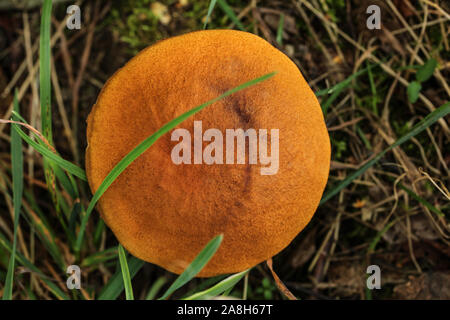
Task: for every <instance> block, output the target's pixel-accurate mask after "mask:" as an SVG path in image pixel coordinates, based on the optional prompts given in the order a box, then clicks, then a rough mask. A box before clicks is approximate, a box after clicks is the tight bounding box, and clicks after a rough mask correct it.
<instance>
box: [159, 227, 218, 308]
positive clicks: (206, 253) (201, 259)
mask: <svg viewBox="0 0 450 320" xmlns="http://www.w3.org/2000/svg"><path fill="white" fill-rule="evenodd" d="M222 239H223V235H218V236H216V237H214V238H213V239H212V240H211V241H210V242H208V244H207V245H206V246H205V247H204V248H203V250H202V251H200V253H199V254H198V255H197V256H196V257H195V259H194V260H193V261H192V262H191V264H190V265H189V266H188V267H187V268H186V270H184V272H183V273H182V274H180V276H179V277H178V278H177V279H176V280H175V281H174V282H173V283H172V285H171V286H170V287H169V289H167V291H166V292H165V293H164V294H163V295H162V297H161V298H159V300H163V299H166V298H167V297H168V296H170V295H171V294H172V293H173V292H174V291H175V290H177V289H179V288H181V287H182V286H184V285H185V284H186V283H187V282H189V281H190V280H192V278H194V277H195V276H196V275H197V274H198V273H199V272H200V271H201V270H202V269H203V267H204V266H205V265H206V264H207V263H208V261H209V260H211V258H212V257H213V255H214V254H215V253H216V251H217V249H219V246H220V244H221V242H222Z"/></svg>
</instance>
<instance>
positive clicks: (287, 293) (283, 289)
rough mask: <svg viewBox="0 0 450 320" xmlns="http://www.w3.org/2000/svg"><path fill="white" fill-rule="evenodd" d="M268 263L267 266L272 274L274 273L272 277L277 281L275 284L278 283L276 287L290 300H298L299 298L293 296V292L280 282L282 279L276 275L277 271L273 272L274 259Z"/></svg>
mask: <svg viewBox="0 0 450 320" xmlns="http://www.w3.org/2000/svg"><path fill="white" fill-rule="evenodd" d="M266 263H267V266H268V267H269V269H270V272H272V276H273V278H274V279H275V283H276V285H277V287H278V290H280V291H281V292H282V293H283V294H284V295H285V296H286V297H287V298H288V299H289V300H297V298H296V297H295V296H294V295H293V294H292V292H291V291H290V290H289V289H288V288H287V287H286V286H285V285H284V283H283V282H282V281H281V280H280V278H279V277H278V275H277V274H276V273H275V271H273V266H272V259H269V260H267V261H266Z"/></svg>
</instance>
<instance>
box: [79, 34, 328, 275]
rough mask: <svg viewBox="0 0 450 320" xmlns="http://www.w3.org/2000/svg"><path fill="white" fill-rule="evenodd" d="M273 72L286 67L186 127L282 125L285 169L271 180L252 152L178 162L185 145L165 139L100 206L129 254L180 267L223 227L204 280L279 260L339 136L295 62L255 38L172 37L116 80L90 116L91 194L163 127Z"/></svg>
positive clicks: (316, 195)
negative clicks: (222, 160)
mask: <svg viewBox="0 0 450 320" xmlns="http://www.w3.org/2000/svg"><path fill="white" fill-rule="evenodd" d="M272 71H277V72H278V73H277V74H276V75H275V76H274V77H272V78H270V79H268V80H266V81H263V82H260V83H258V84H256V85H254V86H251V87H249V88H247V89H245V90H242V91H239V92H237V93H234V94H232V95H231V96H228V97H227V98H224V99H222V100H220V101H218V102H216V103H214V104H213V105H211V106H209V107H208V108H205V109H203V110H202V111H200V112H199V113H197V114H195V115H194V116H193V117H191V118H189V119H188V120H186V121H184V122H183V123H182V124H180V125H179V126H178V127H177V128H185V129H187V130H188V131H189V132H190V133H191V136H192V137H193V136H194V133H193V125H194V121H202V127H203V131H205V130H207V129H209V128H216V129H219V130H220V131H221V132H223V133H224V135H225V132H226V129H235V128H242V129H244V130H247V129H249V128H254V129H256V130H257V131H258V129H267V130H268V132H270V129H279V169H278V172H277V173H276V174H272V175H261V173H260V169H261V168H262V167H264V165H263V164H260V163H257V164H249V161H248V152H247V157H246V162H245V164H232V165H231V164H212V165H208V164H204V163H203V164H178V165H177V164H175V163H174V162H173V161H172V158H171V152H172V149H173V147H174V146H175V145H176V144H177V142H175V141H172V140H171V135H170V134H166V135H164V136H162V137H161V138H160V139H159V140H158V141H157V142H156V143H155V144H154V145H153V146H151V147H150V148H149V149H148V150H147V151H146V152H144V153H143V154H142V155H141V156H140V157H139V158H137V159H136V160H135V161H134V162H133V163H132V164H131V165H130V166H129V167H128V168H127V169H126V170H125V171H124V172H123V173H122V174H121V175H120V176H119V177H118V178H117V179H116V180H115V181H114V183H113V184H112V185H111V186H110V188H109V189H108V190H107V191H106V192H105V193H104V195H103V196H102V197H101V198H100V200H99V202H98V204H99V211H100V212H101V216H102V218H103V219H104V220H105V222H106V224H107V225H108V226H109V227H110V228H111V229H112V231H113V232H114V234H115V235H116V237H117V238H118V240H119V241H120V243H121V244H122V245H123V246H124V247H125V248H126V249H127V250H128V251H129V252H130V253H131V254H133V255H134V256H136V257H138V258H140V259H142V260H145V261H148V262H151V263H154V264H157V265H159V266H161V267H163V268H165V269H167V270H169V271H172V272H174V273H181V272H182V271H183V270H184V269H185V268H186V267H187V266H188V265H189V263H190V262H191V261H192V260H193V259H194V258H195V256H196V255H197V254H198V253H199V251H200V250H201V249H202V248H203V246H204V245H205V244H206V243H207V242H208V241H209V240H211V239H212V238H213V237H214V236H216V235H218V234H223V235H224V238H223V242H222V244H221V246H220V248H219V250H218V251H217V253H216V254H215V255H214V257H213V258H212V259H211V260H210V261H209V263H208V264H207V265H206V267H205V268H204V269H203V270H202V271H201V273H200V274H199V276H201V277H208V276H214V275H219V274H225V273H233V272H239V271H243V270H245V269H247V268H249V267H252V266H254V265H256V264H258V263H260V262H262V261H264V260H266V259H268V258H271V257H272V256H274V255H275V254H277V253H278V252H280V251H281V250H282V249H283V248H285V247H286V246H287V245H288V244H289V243H290V242H291V241H292V240H293V239H294V237H295V236H296V235H297V234H298V233H299V232H300V231H301V230H302V229H303V228H304V227H305V226H306V225H307V223H308V222H309V221H310V219H311V217H312V216H313V214H314V212H315V210H316V209H317V206H318V204H319V201H320V199H321V196H322V193H323V190H324V188H325V185H326V182H327V178H328V172H329V165H330V140H329V136H328V132H327V129H326V126H325V122H324V118H323V115H322V112H321V109H320V105H319V103H318V101H317V99H316V97H315V95H314V93H313V92H312V90H311V88H310V87H309V86H308V84H307V83H306V81H305V80H304V78H303V76H302V75H301V73H300V71H299V70H298V68H297V67H296V65H295V64H294V63H293V62H292V61H291V60H290V59H289V58H288V57H287V56H286V55H284V54H283V53H282V52H280V51H279V50H278V49H276V48H274V47H273V46H272V45H270V44H269V43H268V42H266V41H265V40H263V39H261V38H260V37H258V36H255V35H253V34H250V33H246V32H241V31H232V30H208V31H198V32H193V33H189V34H185V35H182V36H177V37H173V38H170V39H167V40H164V41H161V42H158V43H156V44H154V45H152V46H150V47H148V48H146V49H145V50H143V51H142V52H140V53H139V54H138V55H137V56H136V57H134V58H133V59H131V60H130V61H129V62H128V63H127V64H126V65H125V66H124V67H123V68H122V69H120V70H118V71H117V72H116V73H115V74H114V75H113V76H112V77H111V78H110V79H109V80H108V82H107V84H106V85H105V86H104V88H103V89H102V91H101V93H100V95H99V97H98V100H97V102H96V104H95V105H94V107H93V109H92V111H91V114H90V115H89V118H88V129H87V140H88V148H87V150H86V172H87V176H88V180H89V185H90V187H91V189H92V191H93V192H95V191H96V190H97V188H98V187H99V186H100V184H101V182H102V181H103V179H104V178H105V177H106V176H107V174H108V173H109V172H110V171H111V169H113V167H114V166H115V165H116V164H117V163H118V162H119V161H120V160H121V159H122V158H123V157H124V156H125V155H126V154H127V153H128V152H130V151H131V150H132V149H133V148H134V147H136V146H137V145H138V144H139V143H140V142H141V141H142V140H144V139H145V138H147V137H148V136H150V135H151V134H152V133H154V132H156V131H157V130H158V129H159V128H160V127H161V126H163V125H164V124H165V123H167V122H169V121H170V120H172V119H173V118H175V117H177V116H179V115H181V114H183V113H184V112H186V111H188V110H190V109H192V108H193V107H195V106H197V105H200V104H202V103H204V102H206V101H208V100H211V99H213V98H215V97H217V96H219V95H220V94H222V93H224V92H225V91H226V90H228V89H231V88H234V87H236V86H238V85H240V84H242V83H244V82H246V81H249V80H252V79H254V78H257V77H260V76H262V75H264V74H267V73H269V72H272ZM269 137H270V135H269ZM192 140H193V139H192ZM224 140H225V139H224ZM268 140H270V139H269V138H268ZM207 144H208V143H206V142H203V146H205V145H207ZM268 150H269V152H270V144H269V146H268ZM247 151H248V150H247Z"/></svg>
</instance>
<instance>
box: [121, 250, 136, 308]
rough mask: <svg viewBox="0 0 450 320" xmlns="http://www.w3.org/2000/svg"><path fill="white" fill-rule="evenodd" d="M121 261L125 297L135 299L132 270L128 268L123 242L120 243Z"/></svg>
mask: <svg viewBox="0 0 450 320" xmlns="http://www.w3.org/2000/svg"><path fill="white" fill-rule="evenodd" d="M118 250H119V262H120V269H121V270H122V278H123V284H124V287H125V297H126V299H127V300H134V296H133V287H132V285H131V278H130V270H128V262H127V256H126V254H125V250H124V248H123V247H122V245H121V244H119V249H118Z"/></svg>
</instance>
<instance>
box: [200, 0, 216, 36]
mask: <svg viewBox="0 0 450 320" xmlns="http://www.w3.org/2000/svg"><path fill="white" fill-rule="evenodd" d="M216 2H217V0H211V1H210V2H209V8H208V14H207V15H206V18H205V24H204V25H203V29H206V26H207V25H208V22H209V20H210V17H211V14H212V12H213V10H214V7H215V6H216Z"/></svg>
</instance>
